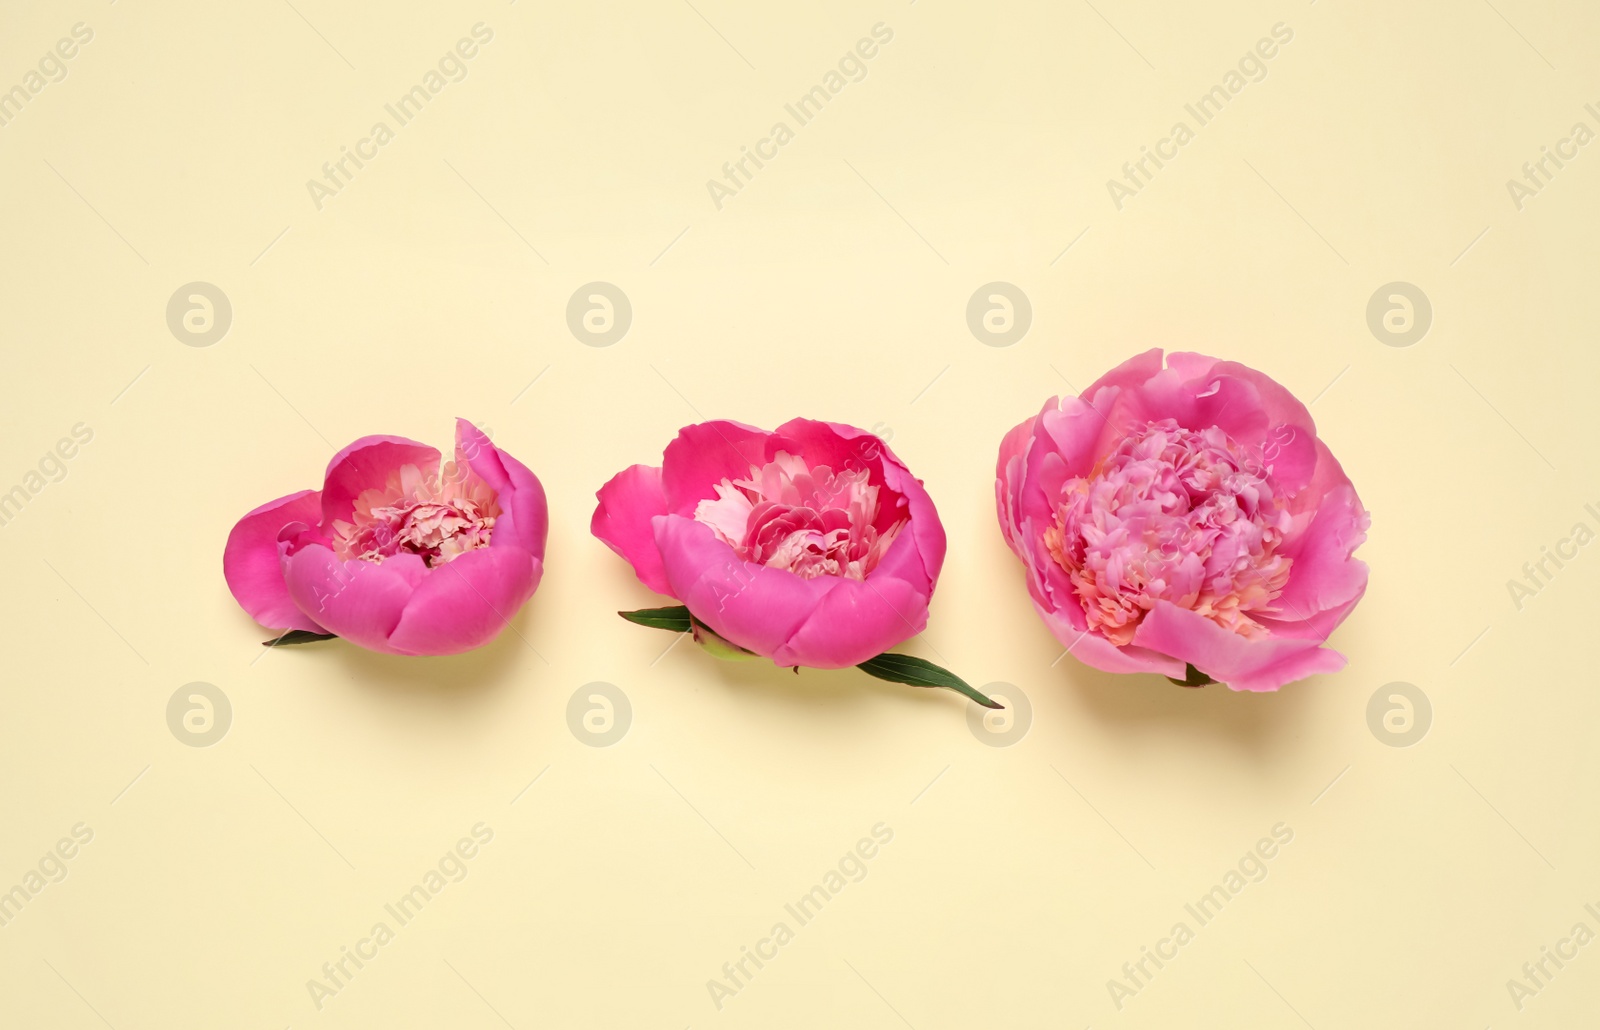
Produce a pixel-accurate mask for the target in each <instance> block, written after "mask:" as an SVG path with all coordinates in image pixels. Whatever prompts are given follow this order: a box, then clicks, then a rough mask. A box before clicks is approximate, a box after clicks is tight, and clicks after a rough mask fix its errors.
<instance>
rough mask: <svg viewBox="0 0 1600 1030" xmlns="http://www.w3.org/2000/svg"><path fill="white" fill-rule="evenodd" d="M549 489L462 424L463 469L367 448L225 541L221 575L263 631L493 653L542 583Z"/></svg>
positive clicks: (395, 443)
mask: <svg viewBox="0 0 1600 1030" xmlns="http://www.w3.org/2000/svg"><path fill="white" fill-rule="evenodd" d="M548 523H549V520H548V516H547V513H546V508H545V498H544V488H543V487H542V486H540V485H539V480H538V479H537V478H536V477H535V476H534V474H533V473H532V472H529V471H528V470H527V468H526V467H524V466H523V465H522V463H521V462H519V461H517V460H516V459H515V458H513V457H511V456H510V455H509V454H506V453H504V452H503V451H500V450H498V449H496V447H495V446H494V444H492V443H490V442H489V438H488V437H486V436H484V435H483V433H481V432H480V431H479V430H478V429H477V428H475V427H474V426H473V425H472V424H471V423H469V422H467V421H466V420H465V419H457V420H456V457H455V461H454V462H450V463H447V464H446V465H445V466H444V467H443V468H442V469H441V468H440V455H439V452H438V451H437V450H435V449H434V448H432V447H428V446H426V445H424V444H420V443H415V442H413V441H411V440H406V439H403V438H401V437H398V436H364V437H362V438H361V439H359V440H357V441H356V442H355V443H353V444H351V445H350V446H348V447H346V448H345V449H344V450H342V451H340V452H339V453H338V454H336V455H334V457H333V460H332V461H331V462H329V463H328V471H327V475H326V476H325V477H324V480H323V486H322V489H321V490H320V491H317V490H302V491H301V492H299V493H295V494H290V495H289V496H287V497H280V498H278V499H277V500H275V501H269V502H268V503H266V504H263V505H262V506H261V507H259V508H257V509H256V510H254V511H252V512H250V513H249V514H248V515H246V516H245V517H244V518H242V519H240V520H239V523H238V525H236V526H234V527H233V532H231V533H229V534H228V544H227V547H226V548H225V549H224V551H223V554H222V571H223V575H224V576H225V577H226V578H227V580H228V589H230V590H232V591H233V596H234V597H235V598H236V599H237V600H238V602H239V604H240V606H241V607H243V608H244V610H245V611H247V612H249V613H250V616H251V617H252V618H254V619H255V620H256V621H257V622H259V623H261V624H262V625H263V626H267V627H270V628H272V629H280V630H299V631H301V632H302V633H307V634H335V635H337V636H341V637H344V638H345V639H347V640H350V641H351V642H353V643H356V644H359V645H361V646H362V647H365V648H369V649H371V650H373V651H387V652H389V653H391V654H405V655H440V654H455V653H457V652H460V651H467V650H470V649H472V648H474V647H478V646H479V645H482V644H486V643H488V642H489V641H490V640H492V639H494V637H495V636H496V635H497V634H498V633H499V632H500V630H501V629H502V628H503V627H504V626H505V625H506V623H507V622H508V621H509V620H510V618H511V616H513V615H515V614H516V613H517V610H518V609H520V608H521V607H522V605H523V603H524V602H526V601H527V600H528V598H530V597H532V596H533V592H534V589H535V588H536V587H538V585H539V577H540V576H541V575H542V574H543V572H544V544H545V533H546V530H547V528H548Z"/></svg>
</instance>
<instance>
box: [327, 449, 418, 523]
mask: <svg viewBox="0 0 1600 1030" xmlns="http://www.w3.org/2000/svg"><path fill="white" fill-rule="evenodd" d="M402 465H415V466H417V468H418V469H420V470H421V471H422V474H423V476H424V478H427V479H435V478H437V477H438V475H439V452H438V451H437V450H435V449H434V448H432V447H429V446H427V445H426V444H420V443H417V442H416V441H415V440H407V439H406V438H405V437H403V436H363V437H362V438H361V439H359V440H357V441H356V442H355V443H353V444H351V445H350V446H348V447H346V448H345V449H344V450H342V451H340V452H339V453H338V454H335V455H334V456H333V460H332V461H330V462H328V471H327V474H326V475H325V476H324V478H323V483H322V521H323V524H324V525H325V526H328V527H332V525H333V522H334V520H335V519H338V520H340V521H342V522H349V521H350V516H351V513H352V512H353V511H354V510H355V499H356V497H357V496H358V495H360V493H361V492H362V491H363V490H374V489H380V488H382V487H383V486H384V485H385V484H387V483H388V481H389V475H390V473H392V472H395V471H396V470H398V469H399V468H400V467H401V466H402ZM308 521H315V520H308Z"/></svg>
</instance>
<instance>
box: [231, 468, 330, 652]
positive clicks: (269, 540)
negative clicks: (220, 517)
mask: <svg viewBox="0 0 1600 1030" xmlns="http://www.w3.org/2000/svg"><path fill="white" fill-rule="evenodd" d="M321 512H322V496H321V494H319V493H318V492H317V491H316V490H301V491H300V492H299V493H294V494H289V495H288V496H287V497H280V498H278V499H277V500H275V501H268V502H267V503H266V504H263V505H262V506H261V507H259V508H256V509H255V510H254V511H252V512H250V513H249V514H247V515H246V516H245V517H244V518H242V519H240V520H239V521H238V523H237V524H236V525H235V526H234V527H233V530H232V532H230V533H229V534H228V543H227V545H226V546H225V547H224V548H223V550H222V575H223V578H225V579H226V580H227V581H228V589H229V590H230V591H232V592H233V596H234V599H235V600H237V601H238V602H239V607H241V608H243V609H244V610H245V611H246V612H248V613H249V614H250V617H251V618H252V619H255V620H256V621H257V622H259V623H261V625H263V626H266V627H268V628H271V629H283V630H290V629H303V630H307V631H310V632H312V633H321V632H324V630H323V627H322V626H320V625H318V624H317V622H316V620H314V619H312V618H311V617H310V616H308V615H306V614H305V613H304V612H302V611H301V610H300V609H299V608H298V607H296V606H295V603H294V600H293V598H291V597H290V596H289V588H288V586H287V585H285V583H284V581H283V564H282V562H281V561H280V559H279V557H278V533H279V531H280V530H282V529H283V527H284V526H286V525H289V524H290V523H294V522H315V521H317V518H318V517H319V516H320V514H321Z"/></svg>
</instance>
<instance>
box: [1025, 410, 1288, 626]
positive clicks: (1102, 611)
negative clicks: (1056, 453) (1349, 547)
mask: <svg viewBox="0 0 1600 1030" xmlns="http://www.w3.org/2000/svg"><path fill="white" fill-rule="evenodd" d="M1277 494H1278V490H1277V484H1276V483H1275V481H1274V480H1273V478H1272V474H1271V472H1270V471H1269V470H1268V469H1267V468H1266V466H1265V465H1264V464H1263V463H1262V462H1261V460H1260V459H1259V458H1258V457H1257V456H1255V455H1252V454H1249V453H1247V452H1246V450H1245V448H1243V447H1242V446H1240V445H1239V444H1238V443H1237V442H1235V441H1234V440H1233V439H1232V438H1231V437H1229V436H1228V434H1227V433H1225V432H1223V431H1222V430H1221V429H1219V428H1217V427H1215V426H1213V427H1210V428H1207V429H1203V430H1199V431H1196V430H1191V429H1180V428H1179V427H1178V424H1177V423H1176V422H1175V421H1173V420H1172V419H1164V420H1162V421H1159V422H1151V423H1149V424H1148V425H1146V426H1145V427H1144V429H1143V430H1140V431H1138V432H1136V433H1132V434H1130V435H1129V436H1127V437H1126V438H1124V439H1123V441H1122V442H1121V444H1120V445H1119V446H1118V447H1117V449H1116V450H1115V451H1114V452H1113V453H1112V454H1110V455H1109V456H1107V457H1106V458H1105V460H1104V461H1102V462H1101V463H1100V464H1099V465H1098V466H1097V467H1096V468H1095V469H1094V471H1093V472H1091V473H1090V474H1089V475H1088V476H1087V477H1081V478H1073V479H1070V480H1068V481H1067V482H1066V483H1065V484H1064V486H1063V488H1062V496H1061V500H1060V502H1059V503H1058V505H1057V507H1056V517H1055V521H1054V522H1053V523H1052V524H1051V526H1050V527H1049V528H1048V529H1046V530H1045V532H1044V543H1045V546H1046V548H1048V549H1049V551H1050V555H1051V557H1053V558H1054V559H1055V560H1056V562H1057V564H1059V565H1060V566H1061V568H1062V569H1063V570H1065V571H1066V573H1067V577H1068V578H1069V579H1070V580H1071V582H1072V586H1073V589H1074V590H1075V591H1076V593H1077V595H1078V598H1079V600H1080V601H1081V602H1082V604H1083V610H1084V614H1085V615H1086V616H1087V618H1088V625H1089V628H1090V629H1098V630H1099V631H1100V633H1101V634H1102V635H1103V636H1105V637H1106V638H1107V639H1109V640H1110V641H1111V642H1112V643H1115V644H1118V645H1119V646H1120V645H1125V644H1127V643H1129V642H1130V641H1131V640H1132V639H1133V635H1134V631H1135V630H1136V629H1137V628H1138V626H1139V622H1140V621H1141V620H1142V619H1143V618H1144V615H1145V612H1147V611H1149V610H1150V609H1151V608H1152V607H1154V605H1155V602H1156V601H1170V602H1171V603H1173V604H1175V605H1177V606H1179V607H1180V608H1187V609H1189V610H1190V611H1194V612H1197V613H1199V614H1200V615H1203V616H1205V617H1206V618H1208V619H1211V620H1212V621H1213V622H1216V623H1217V624H1218V625H1220V626H1223V627H1225V628H1227V629H1230V630H1232V631H1233V632H1235V633H1238V634H1240V635H1241V636H1245V637H1251V638H1254V637H1260V636H1264V635H1266V632H1267V631H1266V629H1265V628H1264V627H1263V626H1262V625H1261V624H1260V623H1258V622H1256V621H1255V619H1253V618H1252V617H1251V616H1252V614H1253V613H1259V614H1263V615H1272V614H1275V613H1276V610H1277V609H1275V608H1274V607H1273V606H1272V602H1273V600H1274V599H1276V598H1277V597H1278V595H1279V594H1281V593H1282V592H1283V588H1284V586H1285V584H1286V583H1287V582H1288V580H1289V566H1290V564H1291V561H1290V559H1289V558H1287V557H1284V556H1282V555H1279V554H1277V553H1276V551H1277V549H1278V547H1279V546H1280V545H1281V544H1282V543H1283V539H1284V534H1285V533H1287V532H1288V530H1289V527H1290V522H1291V519H1290V515H1289V512H1288V511H1287V510H1285V508H1284V505H1283V501H1282V500H1281V499H1280V498H1279V497H1278V496H1277Z"/></svg>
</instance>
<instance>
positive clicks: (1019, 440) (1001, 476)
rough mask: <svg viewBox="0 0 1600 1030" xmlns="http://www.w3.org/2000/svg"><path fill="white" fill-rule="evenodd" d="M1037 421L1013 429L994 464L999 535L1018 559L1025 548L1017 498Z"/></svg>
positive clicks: (1001, 446) (1030, 420) (1035, 418)
mask: <svg viewBox="0 0 1600 1030" xmlns="http://www.w3.org/2000/svg"><path fill="white" fill-rule="evenodd" d="M1037 422H1038V416H1034V417H1032V418H1027V419H1024V420H1023V421H1021V422H1019V423H1017V424H1016V425H1015V426H1012V427H1011V430H1010V432H1008V433H1006V435H1005V437H1004V438H1002V439H1001V441H1000V454H999V456H998V457H997V458H996V459H995V465H994V506H995V512H996V513H997V514H998V515H999V517H1000V533H1001V535H1002V536H1004V537H1005V539H1006V546H1008V547H1010V548H1011V550H1012V552H1013V553H1015V554H1016V555H1017V556H1018V557H1021V556H1022V553H1023V552H1022V546H1023V545H1022V542H1021V538H1020V536H1019V533H1020V532H1021V523H1020V522H1019V520H1018V512H1017V495H1018V493H1019V492H1020V491H1021V489H1022V468H1023V463H1024V461H1026V460H1027V455H1028V449H1029V448H1030V447H1032V446H1033V427H1034V424H1035V423H1037Z"/></svg>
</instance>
